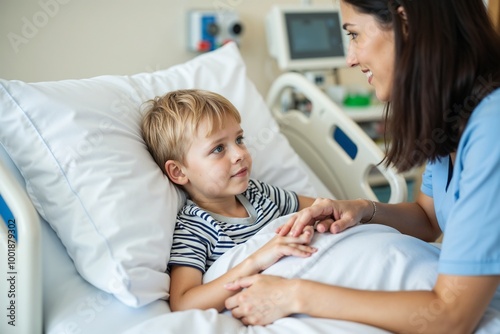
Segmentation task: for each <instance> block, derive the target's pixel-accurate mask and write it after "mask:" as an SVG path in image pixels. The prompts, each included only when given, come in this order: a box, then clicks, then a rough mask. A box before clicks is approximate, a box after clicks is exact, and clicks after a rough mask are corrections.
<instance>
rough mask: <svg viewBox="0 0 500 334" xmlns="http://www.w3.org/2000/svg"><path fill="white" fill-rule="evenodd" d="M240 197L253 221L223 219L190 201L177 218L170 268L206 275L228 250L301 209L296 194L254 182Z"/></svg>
mask: <svg viewBox="0 0 500 334" xmlns="http://www.w3.org/2000/svg"><path fill="white" fill-rule="evenodd" d="M237 197H238V199H239V200H240V202H241V203H242V204H243V205H244V206H245V208H246V209H247V212H248V213H249V215H250V217H252V219H250V220H249V219H248V218H231V217H222V216H220V215H216V214H213V213H210V212H208V211H205V210H203V209H201V208H200V207H198V206H197V205H196V204H195V203H194V202H192V201H190V200H188V201H187V203H186V205H185V206H184V207H183V208H182V209H181V210H180V211H179V213H178V214H177V222H176V225H175V232H174V239H173V244H172V249H171V251H170V261H169V267H170V266H172V265H180V266H189V267H193V268H196V269H199V270H201V271H202V272H203V273H205V271H206V270H207V269H208V268H209V267H210V266H211V265H212V264H213V263H214V262H215V260H217V259H218V258H219V257H220V256H221V255H222V254H224V253H225V252H226V251H227V250H228V249H231V248H233V247H234V246H236V245H239V244H241V243H244V242H245V241H247V240H248V239H250V237H252V236H253V235H254V234H255V233H257V232H258V231H260V230H261V229H262V227H264V226H265V225H266V224H268V223H269V222H271V221H273V220H274V219H276V218H278V217H280V216H283V215H286V214H289V213H292V212H296V211H297V210H298V208H299V201H298V197H297V195H296V194H295V193H294V192H292V191H287V190H284V189H281V188H278V187H275V186H272V185H269V184H266V183H263V182H260V181H257V180H253V179H250V182H249V184H248V188H247V190H246V191H245V192H243V193H242V194H241V195H238V196H237Z"/></svg>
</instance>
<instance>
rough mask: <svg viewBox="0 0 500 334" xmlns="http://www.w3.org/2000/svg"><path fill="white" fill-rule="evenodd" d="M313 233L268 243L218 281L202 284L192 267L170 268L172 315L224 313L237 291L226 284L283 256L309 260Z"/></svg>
mask: <svg viewBox="0 0 500 334" xmlns="http://www.w3.org/2000/svg"><path fill="white" fill-rule="evenodd" d="M313 233H314V231H313V230H312V228H311V229H310V230H307V231H305V232H304V233H303V234H301V235H300V236H298V237H290V236H279V235H276V236H275V237H274V238H273V239H271V240H270V241H269V242H267V243H266V244H265V245H264V246H262V247H261V248H260V249H258V250H257V251H256V252H255V253H253V254H252V255H250V256H249V257H247V258H246V259H245V260H244V261H243V262H241V263H239V264H238V265H236V266H235V267H233V268H232V269H230V270H229V271H227V272H226V273H225V274H223V275H222V276H220V277H218V278H217V279H215V280H213V281H211V282H209V283H206V284H202V282H203V281H202V279H203V273H202V272H201V271H200V270H198V269H196V268H193V267H188V266H175V265H174V266H172V269H171V272H170V307H171V309H172V311H181V310H188V309H209V308H215V309H217V311H218V312H221V311H222V310H224V302H225V300H226V299H227V298H229V297H231V296H232V295H234V294H236V293H237V292H238V291H230V290H226V289H225V288H224V285H225V284H226V283H228V282H233V281H235V280H236V279H238V278H240V277H246V276H250V275H254V274H257V273H259V272H261V271H262V270H264V269H266V268H268V267H269V266H271V265H272V264H273V263H276V262H277V261H278V260H279V259H281V258H282V257H284V256H298V257H308V256H310V255H312V254H313V253H314V252H316V249H315V248H314V247H311V246H308V245H307V244H309V242H310V241H311V238H312V235H313Z"/></svg>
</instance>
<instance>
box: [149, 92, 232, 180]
mask: <svg viewBox="0 0 500 334" xmlns="http://www.w3.org/2000/svg"><path fill="white" fill-rule="evenodd" d="M145 105H146V109H145V114H144V117H143V119H142V123H141V130H142V136H143V138H144V141H145V142H146V145H147V147H148V150H149V152H150V153H151V155H152V156H153V159H154V160H155V162H156V163H157V164H158V166H159V167H160V168H161V170H162V171H163V173H164V174H165V175H167V173H166V171H165V162H167V161H168V160H177V161H179V162H181V163H183V162H184V158H185V155H186V153H187V151H188V150H189V147H190V146H191V143H192V138H193V136H194V134H195V133H196V131H197V130H198V125H199V124H200V122H202V121H205V120H208V123H209V125H208V132H207V134H206V135H207V136H210V135H211V134H212V133H214V131H218V130H220V129H221V128H222V126H223V121H224V119H225V117H227V116H229V117H233V118H234V119H235V120H236V121H237V122H238V123H241V116H240V114H239V112H238V110H237V109H236V108H235V107H234V105H233V104H232V103H231V102H229V100H228V99H226V98H225V97H223V96H221V95H219V94H217V93H214V92H210V91H206V90H200V89H181V90H176V91H172V92H169V93H167V94H165V95H164V96H157V97H155V98H154V99H152V100H149V101H146V102H145Z"/></svg>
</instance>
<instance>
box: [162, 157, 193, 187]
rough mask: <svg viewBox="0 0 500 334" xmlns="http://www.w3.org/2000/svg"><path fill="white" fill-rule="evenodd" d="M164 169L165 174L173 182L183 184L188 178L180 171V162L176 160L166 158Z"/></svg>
mask: <svg viewBox="0 0 500 334" xmlns="http://www.w3.org/2000/svg"><path fill="white" fill-rule="evenodd" d="M165 171H166V172H167V176H168V178H169V179H170V181H172V182H173V183H175V184H178V185H181V186H182V185H184V184H186V183H187V182H188V181H189V179H188V178H187V176H186V175H185V174H184V172H183V171H182V164H181V163H180V162H179V161H176V160H167V162H165Z"/></svg>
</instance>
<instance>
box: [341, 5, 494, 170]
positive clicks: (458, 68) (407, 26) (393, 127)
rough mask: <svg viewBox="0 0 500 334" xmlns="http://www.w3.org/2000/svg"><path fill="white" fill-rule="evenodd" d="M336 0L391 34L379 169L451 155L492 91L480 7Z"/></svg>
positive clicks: (489, 28)
mask: <svg viewBox="0 0 500 334" xmlns="http://www.w3.org/2000/svg"><path fill="white" fill-rule="evenodd" d="M342 1H344V2H345V3H348V4H350V5H352V6H354V8H355V10H356V11H358V12H359V13H364V14H370V15H373V16H374V17H375V19H376V20H377V22H378V23H380V26H381V28H385V29H391V28H392V29H393V31H394V38H395V64H394V78H393V79H394V81H393V88H392V93H391V101H390V104H389V105H388V109H387V114H386V138H387V139H388V140H389V141H390V144H389V146H388V148H387V154H386V157H385V159H384V162H385V163H386V164H387V165H389V164H393V165H394V166H395V167H396V168H397V169H398V170H399V171H406V170H409V169H410V168H412V167H414V166H418V165H421V164H423V163H425V162H426V161H427V160H430V161H434V160H436V159H438V158H439V157H443V156H446V155H448V154H450V153H453V152H455V151H456V149H457V146H458V142H459V140H460V136H461V134H462V132H463V130H464V128H465V125H466V123H467V121H468V119H469V117H470V115H471V113H472V111H473V110H474V108H475V107H476V106H477V105H478V103H479V102H480V101H481V100H482V99H483V98H484V97H485V96H486V95H488V94H489V93H491V92H492V91H493V90H494V89H495V88H498V87H500V37H499V36H498V34H497V33H496V32H495V29H494V28H493V25H492V23H491V21H490V19H489V17H488V14H487V10H486V7H485V5H484V3H483V1H482V0H342ZM401 8H403V9H404V15H402V14H401V12H400V10H401ZM398 10H399V11H398Z"/></svg>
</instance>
